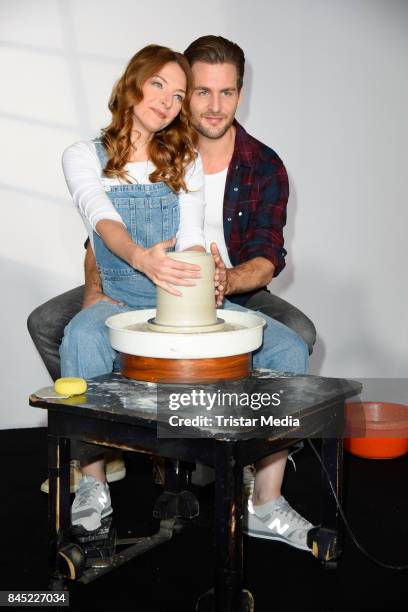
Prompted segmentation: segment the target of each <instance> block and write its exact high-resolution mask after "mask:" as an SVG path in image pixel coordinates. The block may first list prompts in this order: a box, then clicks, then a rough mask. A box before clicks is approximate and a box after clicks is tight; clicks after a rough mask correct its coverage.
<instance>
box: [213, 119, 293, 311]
mask: <svg viewBox="0 0 408 612" xmlns="http://www.w3.org/2000/svg"><path fill="white" fill-rule="evenodd" d="M234 125H235V128H236V135H235V147H234V153H233V155H232V159H231V162H230V165H229V168H228V174H227V180H226V184H225V194H224V235H225V242H226V244H227V249H228V255H229V258H230V260H231V263H232V265H233V266H237V265H238V264H240V263H244V262H245V261H248V260H250V259H253V258H254V257H265V258H266V259H269V261H271V262H272V263H273V265H274V266H275V271H274V276H277V275H278V274H279V273H280V272H281V270H283V268H284V267H285V255H286V250H285V249H284V248H283V243H284V240H283V227H284V225H285V223H286V204H287V201H288V197H289V184H288V176H287V173H286V170H285V166H284V165H283V163H282V160H281V159H280V158H279V157H278V155H277V154H276V153H275V151H273V150H272V149H270V148H269V147H267V146H266V145H264V144H262V143H261V142H259V141H258V140H256V139H255V138H253V137H252V136H250V135H249V134H248V133H247V132H246V131H245V130H244V128H243V127H242V126H241V125H240V124H239V123H238V122H237V121H234ZM257 291H259V289H258V290H257ZM254 293H256V292H255V291H252V292H249V293H245V294H240V295H231V296H228V299H229V300H231V301H234V302H237V303H241V304H245V302H246V301H247V300H248V299H249V297H250V296H251V295H253V294H254Z"/></svg>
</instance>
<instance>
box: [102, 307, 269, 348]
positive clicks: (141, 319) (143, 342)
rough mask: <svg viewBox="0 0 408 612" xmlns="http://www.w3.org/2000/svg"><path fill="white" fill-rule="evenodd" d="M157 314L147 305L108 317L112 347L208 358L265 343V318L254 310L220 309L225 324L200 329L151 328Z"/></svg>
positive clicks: (219, 314) (218, 318) (220, 317)
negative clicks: (209, 328) (211, 328)
mask: <svg viewBox="0 0 408 612" xmlns="http://www.w3.org/2000/svg"><path fill="white" fill-rule="evenodd" d="M155 314H156V310H155V309H148V310H133V311H131V312H124V313H121V314H117V315H113V316H112V317H109V318H108V319H107V320H106V325H107V327H108V328H109V339H110V343H111V345H112V347H113V348H114V349H115V350H117V351H119V352H121V353H126V354H128V355H138V356H143V357H155V358H165V359H206V358H214V357H229V356H232V355H241V354H244V353H250V352H252V351H255V350H256V349H258V348H259V347H260V346H261V344H262V330H263V326H264V325H265V321H264V319H262V318H261V317H259V316H257V315H255V314H252V313H247V312H240V311H235V310H217V321H222V325H223V328H222V329H220V330H219V331H208V332H202V331H200V332H199V333H191V332H190V333H184V332H183V333H180V331H179V330H177V332H176V333H172V332H168V331H152V329H151V328H150V327H149V325H152V323H151V322H150V323H148V322H149V320H150V321H151V320H154V317H155ZM224 322H225V323H224ZM153 325H154V324H153ZM217 325H218V323H217Z"/></svg>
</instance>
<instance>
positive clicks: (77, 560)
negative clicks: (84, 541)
mask: <svg viewBox="0 0 408 612" xmlns="http://www.w3.org/2000/svg"><path fill="white" fill-rule="evenodd" d="M84 565H85V555H84V551H83V550H82V548H81V547H80V546H79V545H78V544H67V545H66V546H64V547H63V548H60V550H59V551H58V570H59V572H60V573H61V574H62V575H63V576H65V577H66V578H69V580H77V579H78V578H80V577H81V576H82V573H83V571H84Z"/></svg>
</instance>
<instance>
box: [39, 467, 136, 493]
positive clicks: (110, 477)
mask: <svg viewBox="0 0 408 612" xmlns="http://www.w3.org/2000/svg"><path fill="white" fill-rule="evenodd" d="M125 476H126V467H123V468H122V469H121V470H117V471H116V472H110V473H108V474H107V475H106V480H107V481H108V484H110V483H112V482H117V481H118V480H123V478H125ZM78 484H79V483H78ZM78 484H71V485H70V487H69V492H70V493H76V492H77V489H78ZM40 491H41V492H42V493H46V495H49V492H50V486H49V482H48V478H47V480H44V482H43V483H42V485H41V487H40Z"/></svg>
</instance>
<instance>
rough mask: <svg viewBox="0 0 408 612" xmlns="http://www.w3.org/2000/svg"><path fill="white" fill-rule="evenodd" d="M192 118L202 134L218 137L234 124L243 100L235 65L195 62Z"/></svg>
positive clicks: (193, 69) (191, 103) (191, 104)
mask: <svg viewBox="0 0 408 612" xmlns="http://www.w3.org/2000/svg"><path fill="white" fill-rule="evenodd" d="M191 70H192V72H193V83H194V89H193V95H192V97H191V102H190V108H191V120H192V124H193V126H194V127H195V129H196V130H197V132H198V133H199V134H201V135H202V136H206V137H207V138H211V139H214V140H216V139H217V138H221V137H222V136H224V134H225V133H226V132H227V131H228V129H229V128H230V127H231V125H232V122H233V120H234V117H235V111H236V110H237V106H238V104H239V101H240V94H239V92H238V89H237V69H236V67H235V66H234V64H207V63H205V62H195V63H194V64H193V66H192V68H191Z"/></svg>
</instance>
